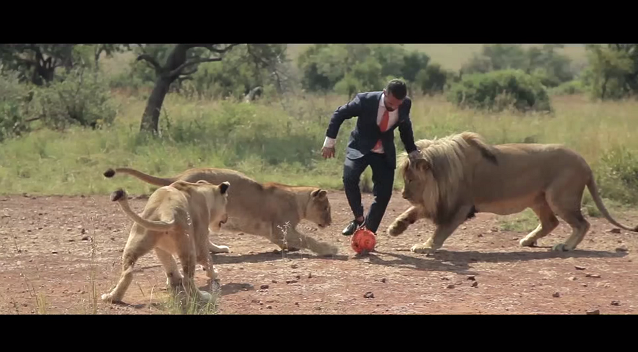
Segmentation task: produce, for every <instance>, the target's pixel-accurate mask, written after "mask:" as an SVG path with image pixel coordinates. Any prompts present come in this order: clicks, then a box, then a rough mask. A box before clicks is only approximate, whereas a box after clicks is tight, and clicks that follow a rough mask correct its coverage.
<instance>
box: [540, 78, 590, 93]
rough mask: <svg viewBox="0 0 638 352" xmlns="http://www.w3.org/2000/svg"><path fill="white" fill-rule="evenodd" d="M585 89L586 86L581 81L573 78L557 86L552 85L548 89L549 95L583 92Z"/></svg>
mask: <svg viewBox="0 0 638 352" xmlns="http://www.w3.org/2000/svg"><path fill="white" fill-rule="evenodd" d="M585 91H586V88H585V87H584V85H583V82H581V81H578V80H575V81H569V82H565V83H563V84H561V85H559V86H558V87H554V88H552V89H550V90H549V94H550V95H575V94H583V93H584V92H585Z"/></svg>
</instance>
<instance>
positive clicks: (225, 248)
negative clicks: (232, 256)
mask: <svg viewBox="0 0 638 352" xmlns="http://www.w3.org/2000/svg"><path fill="white" fill-rule="evenodd" d="M209 251H210V252H211V253H230V247H228V246H221V245H215V246H214V247H213V246H211V247H210V248H209Z"/></svg>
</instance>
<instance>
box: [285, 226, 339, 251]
mask: <svg viewBox="0 0 638 352" xmlns="http://www.w3.org/2000/svg"><path fill="white" fill-rule="evenodd" d="M274 242H275V243H276V244H277V245H278V246H280V247H281V248H288V250H290V249H293V250H294V249H304V248H305V249H308V250H310V251H312V252H314V253H317V254H318V255H335V254H337V253H338V252H339V249H338V248H337V247H336V246H333V245H331V244H328V243H324V242H319V241H317V240H316V239H314V238H312V237H310V236H307V235H304V234H302V233H300V232H298V231H297V229H295V228H288V231H287V234H286V236H285V239H284V236H283V235H282V236H281V237H277V239H276V240H275V241H274Z"/></svg>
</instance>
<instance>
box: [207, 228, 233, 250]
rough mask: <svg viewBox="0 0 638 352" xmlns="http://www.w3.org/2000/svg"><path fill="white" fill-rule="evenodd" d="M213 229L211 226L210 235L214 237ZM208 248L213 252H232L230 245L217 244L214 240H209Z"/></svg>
mask: <svg viewBox="0 0 638 352" xmlns="http://www.w3.org/2000/svg"><path fill="white" fill-rule="evenodd" d="M213 232H214V231H213V230H211V229H210V228H209V229H208V237H209V238H210V237H212V236H213ZM208 250H209V251H210V252H211V253H230V247H228V246H223V245H217V244H215V243H213V241H212V240H210V239H209V240H208Z"/></svg>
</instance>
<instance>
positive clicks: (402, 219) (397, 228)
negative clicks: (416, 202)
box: [387, 206, 423, 236]
mask: <svg viewBox="0 0 638 352" xmlns="http://www.w3.org/2000/svg"><path fill="white" fill-rule="evenodd" d="M421 218H423V211H422V210H421V209H420V208H419V207H416V206H411V207H410V208H408V210H406V211H404V212H403V213H402V214H401V215H399V216H397V218H396V219H395V220H394V221H393V222H392V224H390V226H389V227H388V230H387V233H388V234H389V235H390V236H398V235H400V234H402V233H403V232H404V231H405V230H407V228H408V227H409V226H410V225H412V224H414V223H415V222H416V221H417V220H419V219H421Z"/></svg>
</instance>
